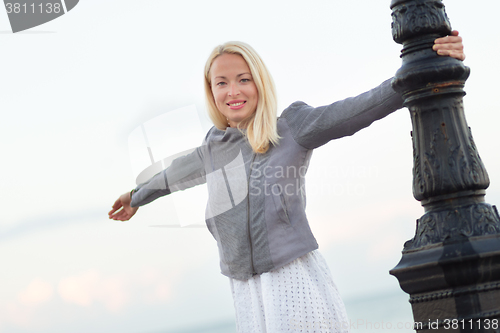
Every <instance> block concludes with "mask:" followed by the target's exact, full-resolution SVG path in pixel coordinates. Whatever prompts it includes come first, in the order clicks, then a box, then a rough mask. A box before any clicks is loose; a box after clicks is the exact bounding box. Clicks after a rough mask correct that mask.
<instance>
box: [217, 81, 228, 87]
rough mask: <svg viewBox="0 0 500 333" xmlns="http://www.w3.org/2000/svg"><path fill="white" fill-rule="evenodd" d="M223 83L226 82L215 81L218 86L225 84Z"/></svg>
mask: <svg viewBox="0 0 500 333" xmlns="http://www.w3.org/2000/svg"><path fill="white" fill-rule="evenodd" d="M225 84H226V82H217V83H216V84H215V85H217V86H219V87H220V86H223V85H225Z"/></svg>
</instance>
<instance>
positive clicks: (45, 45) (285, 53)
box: [0, 0, 500, 333]
mask: <svg viewBox="0 0 500 333" xmlns="http://www.w3.org/2000/svg"><path fill="white" fill-rule="evenodd" d="M444 3H445V5H446V6H447V7H446V10H447V13H448V16H449V18H450V21H451V23H452V26H453V28H454V29H457V30H459V31H460V34H461V35H462V36H463V37H464V44H465V50H466V55H467V59H466V60H465V64H466V65H467V66H469V67H470V68H471V76H470V78H469V80H468V81H467V83H466V86H465V90H466V92H467V95H466V96H465V99H464V102H465V112H466V117H467V121H468V125H469V126H470V127H471V128H472V133H473V135H474V139H475V142H476V145H477V147H478V150H479V153H480V155H481V157H482V160H483V162H484V164H485V166H486V168H487V170H488V172H489V176H490V180H491V185H490V188H489V189H488V191H487V196H486V201H487V202H488V203H490V204H500V157H499V154H498V152H499V151H500V140H498V138H497V137H496V135H497V131H498V129H497V128H498V124H499V123H500V113H499V110H500V109H499V107H498V105H497V103H496V102H494V96H496V95H497V94H498V92H497V91H496V90H495V88H496V87H497V86H498V84H497V81H498V80H497V78H498V77H499V76H500V66H499V65H498V64H497V62H496V58H497V57H498V56H497V55H498V54H499V53H500V45H499V43H498V37H496V32H495V31H496V30H494V29H495V24H494V23H495V22H496V21H497V14H498V11H499V10H500V4H498V2H496V1H493V0H489V1H486V2H482V3H481V5H477V4H476V5H474V4H472V3H471V2H470V1H466V0H454V1H445V2H444ZM389 5H390V1H389V0H387V1H379V0H377V1H373V0H358V1H331V0H328V1H321V0H312V1H308V2H305V1H303V0H302V1H294V0H287V1H281V0H280V1H260V0H254V1H221V0H211V1H201V0H192V1H169V0H143V1H135V2H134V1H131V0H120V1H118V0H104V1H95V0H94V1H92V0H82V1H80V3H79V4H78V5H77V6H76V7H75V8H74V9H73V10H72V11H70V12H69V13H67V14H66V15H64V16H62V17H60V18H58V19H56V20H54V21H51V22H48V23H46V24H44V25H41V26H39V27H35V28H33V29H31V30H28V31H26V32H23V33H17V34H12V33H11V32H10V25H9V22H8V18H7V14H6V13H5V11H1V10H0V40H1V45H2V53H1V56H0V59H1V61H0V68H1V70H0V73H1V79H0V90H1V91H2V95H1V98H0V110H1V115H2V121H1V122H0V138H1V140H0V145H1V151H2V162H3V163H2V169H1V170H2V173H1V177H2V178H1V179H2V182H1V184H2V190H1V198H2V200H1V201H2V217H1V224H0V263H1V264H2V268H1V273H0V279H1V280H0V281H1V284H0V332H8V333H15V332H30V333H42V332H51V333H54V332H72V333H78V332H93V333H100V332H103V333H104V332H106V333H108V332H121V333H148V332H156V331H160V330H169V329H176V328H180V327H192V326H196V325H205V324H210V323H215V322H218V321H223V320H228V319H229V320H230V319H231V318H232V317H233V308H232V306H233V305H232V299H231V295H230V289H229V283H228V280H227V278H226V277H224V276H222V275H221V274H220V271H219V263H218V254H217V248H216V245H215V241H214V240H213V238H212V236H211V235H210V233H209V232H208V231H207V230H206V229H204V228H201V227H194V228H193V227H191V228H181V227H180V223H181V222H180V221H179V219H182V217H179V216H180V215H182V212H178V211H177V210H176V209H175V206H174V205H175V202H174V200H173V198H160V199H158V200H157V201H155V202H154V203H152V204H150V205H148V206H145V207H142V208H140V209H139V211H138V213H137V215H136V216H134V217H133V219H132V220H131V221H129V222H125V223H121V222H116V221H111V220H108V219H107V212H108V211H109V209H110V207H111V205H112V203H113V202H114V201H115V200H116V198H117V197H118V196H119V195H120V194H121V193H124V192H126V191H130V190H131V189H132V188H133V187H134V186H135V176H136V174H134V172H135V171H134V166H133V163H132V162H131V157H133V156H132V155H131V154H132V153H131V150H130V149H129V137H130V135H131V134H132V133H133V131H134V129H136V128H137V127H138V126H140V125H141V124H142V123H144V122H147V121H148V120H150V119H152V118H154V117H156V116H160V115H163V114H167V113H169V112H172V111H173V110H176V109H179V108H183V107H190V106H192V107H194V108H195V110H196V112H197V114H198V117H194V118H191V119H180V120H178V122H179V123H178V124H176V125H177V126H176V128H180V129H186V131H187V130H189V129H192V128H193V127H194V126H199V127H201V130H200V131H199V132H201V135H200V137H199V138H196V140H195V141H197V142H200V143H201V140H202V139H203V132H204V131H206V130H207V129H208V128H209V127H210V124H209V121H208V117H206V116H205V107H204V104H203V85H202V77H203V74H202V73H203V66H204V63H205V60H206V58H207V57H208V54H209V53H210V51H211V50H212V48H213V47H214V46H216V45H218V44H220V43H222V42H225V41H228V40H241V41H244V42H247V43H249V44H250V45H252V46H253V47H254V48H255V49H256V50H257V52H258V53H259V54H260V55H261V56H262V58H263V59H264V61H265V62H266V64H267V66H268V67H269V69H270V71H271V73H272V74H273V77H274V80H275V82H276V85H277V88H278V97H279V108H280V110H283V109H284V108H285V107H286V106H288V105H289V104H290V103H292V102H294V101H296V100H302V101H305V102H306V103H308V104H310V105H313V106H320V105H324V104H329V103H332V102H334V101H336V100H339V99H342V98H346V97H349V96H353V95H357V94H359V93H362V92H364V91H366V90H368V89H370V88H372V87H374V86H376V85H378V84H379V83H381V82H382V81H384V80H385V79H388V78H390V77H392V76H393V75H394V73H395V72H396V70H397V69H398V68H399V67H400V65H401V60H400V59H399V54H400V50H401V46H400V45H398V44H396V43H394V42H393V41H392V36H391V28H390V25H391V11H390V9H389ZM410 130H411V122H410V117H409V114H408V111H407V110H406V109H402V110H399V111H397V112H395V113H394V114H392V115H390V116H388V117H387V118H385V119H383V120H381V121H378V122H376V123H374V124H373V125H372V126H370V127H369V128H367V129H364V130H362V131H360V132H359V133H356V134H355V135H354V136H352V137H348V138H343V139H339V140H336V141H334V142H330V143H329V144H327V145H326V146H324V147H321V148H319V149H317V151H315V152H314V154H313V158H312V162H311V165H310V169H309V172H308V176H307V192H308V198H307V205H308V206H307V214H308V218H309V220H310V224H311V227H312V229H313V232H314V233H315V235H316V237H317V240H318V242H319V244H320V251H321V252H322V253H323V255H324V256H325V258H326V260H327V262H328V264H329V266H330V269H331V270H332V273H333V275H334V279H335V281H336V283H337V286H338V288H339V290H340V293H341V295H342V296H343V297H344V299H346V300H349V299H352V298H359V297H367V298H368V297H370V295H378V294H380V293H386V294H393V293H398V292H401V293H403V292H402V291H401V290H400V288H399V284H398V282H397V280H396V279H395V278H394V277H392V276H390V275H389V274H388V271H389V270H390V269H391V268H393V267H394V266H396V265H397V263H398V261H399V259H400V257H401V250H402V247H403V244H404V242H405V241H406V240H408V239H410V238H412V237H413V234H414V230H415V220H416V219H417V218H419V217H420V216H421V215H422V214H423V209H422V208H421V206H420V204H419V203H418V202H417V201H415V200H414V199H413V196H412V189H411V180H412V178H411V168H412V148H411V140H410V135H409V133H410ZM168 135H169V138H170V139H171V140H170V141H168V142H165V145H166V146H167V147H166V149H167V148H168V149H171V150H173V151H175V149H176V148H177V147H180V146H179V144H178V141H179V140H180V137H179V134H176V132H173V131H172V132H171V133H168ZM182 149H184V148H182ZM195 191H196V190H193V192H192V193H190V192H188V191H185V192H184V193H180V194H179V196H178V197H179V200H180V201H181V205H184V207H186V206H187V207H189V210H190V211H192V212H193V214H196V213H198V214H201V215H200V216H203V212H204V206H205V203H204V202H203V200H200V199H199V197H198V194H196V192H195ZM172 197H173V196H172ZM401 306H404V307H408V311H410V308H409V306H408V304H407V303H406V304H402V305H401ZM348 311H349V309H348Z"/></svg>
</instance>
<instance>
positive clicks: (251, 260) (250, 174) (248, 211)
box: [247, 153, 257, 275]
mask: <svg viewBox="0 0 500 333" xmlns="http://www.w3.org/2000/svg"><path fill="white" fill-rule="evenodd" d="M255 157H256V154H255V153H252V160H251V161H250V168H249V172H248V180H247V228H248V239H249V241H250V242H249V244H250V263H251V264H252V275H256V274H257V273H256V272H255V267H254V264H253V245H252V234H251V232H250V178H251V177H252V166H253V162H254V160H255Z"/></svg>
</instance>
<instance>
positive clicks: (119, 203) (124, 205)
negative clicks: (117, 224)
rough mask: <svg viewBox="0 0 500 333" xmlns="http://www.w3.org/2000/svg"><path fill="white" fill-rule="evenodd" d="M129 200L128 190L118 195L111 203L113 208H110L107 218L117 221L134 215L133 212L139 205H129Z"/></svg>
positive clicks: (125, 219) (128, 218) (126, 219)
mask: <svg viewBox="0 0 500 333" xmlns="http://www.w3.org/2000/svg"><path fill="white" fill-rule="evenodd" d="M130 202H131V198H130V192H127V193H124V194H122V195H120V197H119V198H118V199H117V200H116V201H115V203H114V204H113V206H112V207H113V209H111V210H110V211H109V213H108V216H109V218H110V219H112V220H118V221H128V220H130V218H131V217H132V216H134V214H135V212H137V210H138V209H139V207H131V206H130ZM120 208H121V209H120Z"/></svg>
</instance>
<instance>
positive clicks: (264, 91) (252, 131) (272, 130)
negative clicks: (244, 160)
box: [205, 42, 280, 154]
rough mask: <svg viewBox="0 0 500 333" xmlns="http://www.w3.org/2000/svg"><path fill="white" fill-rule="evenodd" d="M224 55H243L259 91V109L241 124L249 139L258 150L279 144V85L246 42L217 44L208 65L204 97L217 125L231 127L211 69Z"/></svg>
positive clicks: (218, 126)
mask: <svg viewBox="0 0 500 333" xmlns="http://www.w3.org/2000/svg"><path fill="white" fill-rule="evenodd" d="M222 54H237V55H240V56H241V57H243V59H244V60H245V62H246V63H247V65H248V68H249V69H250V73H251V74H252V77H253V80H254V82H255V86H256V87H257V91H258V94H259V100H258V103H257V109H256V111H255V112H254V113H252V115H251V116H249V117H248V118H246V119H244V120H243V121H241V122H240V123H239V124H238V129H239V128H240V125H241V126H242V127H243V128H244V127H246V129H247V133H246V135H247V138H248V141H249V143H250V145H251V146H252V149H253V151H254V152H256V153H262V154H263V153H265V152H266V151H267V150H268V149H269V145H270V144H271V143H272V144H273V145H276V144H277V143H278V140H279V138H280V137H279V135H278V130H277V125H276V123H277V120H276V117H277V102H276V88H275V87H274V82H273V79H272V77H271V74H270V73H269V71H268V69H267V67H266V65H265V64H264V62H263V61H262V59H261V58H260V56H259V55H258V54H257V52H255V50H254V49H253V48H252V47H251V46H250V45H248V44H246V43H243V42H227V43H224V44H222V45H219V46H217V47H216V48H215V49H214V50H213V51H212V53H211V54H210V56H209V57H208V60H207V62H206V64H205V98H206V102H207V107H208V115H209V116H210V119H211V120H212V122H213V123H214V125H215V127H217V128H218V129H220V130H226V128H227V127H228V123H227V119H226V117H225V116H224V115H223V114H222V113H221V112H220V111H219V109H218V108H217V106H216V104H215V100H214V97H213V93H212V85H211V83H212V82H211V80H210V69H211V67H212V64H213V62H214V60H215V59H216V58H217V57H218V56H220V55H222Z"/></svg>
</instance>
